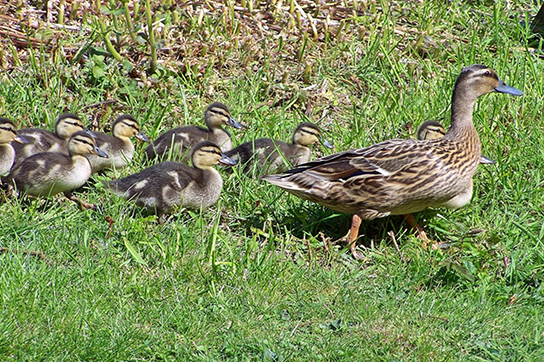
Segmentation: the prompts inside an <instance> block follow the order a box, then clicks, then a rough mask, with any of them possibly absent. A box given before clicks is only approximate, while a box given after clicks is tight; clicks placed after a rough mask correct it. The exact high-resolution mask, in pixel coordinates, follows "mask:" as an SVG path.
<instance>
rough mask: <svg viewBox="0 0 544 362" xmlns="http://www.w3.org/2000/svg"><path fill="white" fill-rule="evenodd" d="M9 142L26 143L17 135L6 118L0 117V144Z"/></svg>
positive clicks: (25, 140)
mask: <svg viewBox="0 0 544 362" xmlns="http://www.w3.org/2000/svg"><path fill="white" fill-rule="evenodd" d="M11 141H15V142H19V143H28V140H27V139H26V138H24V137H23V136H19V135H17V128H16V127H15V124H14V123H13V122H12V121H10V120H9V119H7V118H3V117H0V144H3V145H4V144H7V143H10V142H11Z"/></svg>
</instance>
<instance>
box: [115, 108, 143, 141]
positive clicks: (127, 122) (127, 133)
mask: <svg viewBox="0 0 544 362" xmlns="http://www.w3.org/2000/svg"><path fill="white" fill-rule="evenodd" d="M111 133H112V134H113V135H114V136H115V137H118V138H131V137H136V138H137V139H139V140H141V141H144V142H150V141H149V138H147V136H146V135H145V134H144V133H143V132H142V131H141V130H140V124H139V123H138V121H136V119H135V118H134V117H132V116H131V115H130V114H122V115H120V116H119V117H117V119H116V120H115V121H114V122H113V124H112V125H111Z"/></svg>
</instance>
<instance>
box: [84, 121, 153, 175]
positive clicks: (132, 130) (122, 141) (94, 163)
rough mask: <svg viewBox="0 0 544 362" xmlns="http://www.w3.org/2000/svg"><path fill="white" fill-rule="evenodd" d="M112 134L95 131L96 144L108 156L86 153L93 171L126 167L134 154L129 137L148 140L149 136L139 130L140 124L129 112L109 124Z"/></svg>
mask: <svg viewBox="0 0 544 362" xmlns="http://www.w3.org/2000/svg"><path fill="white" fill-rule="evenodd" d="M111 133H112V135H111V136H110V135H107V134H105V133H103V132H95V134H96V145H97V146H98V147H99V148H100V149H102V150H103V151H104V152H106V153H107V154H108V155H109V156H110V157H109V158H102V157H99V156H97V155H93V154H87V155H86V156H85V157H87V159H88V160H89V162H90V163H91V167H92V170H93V173H97V172H100V171H102V170H104V169H106V168H113V169H119V168H123V167H126V166H127V165H128V163H129V162H130V161H132V157H133V155H134V145H133V144H132V141H131V140H130V138H131V137H136V138H137V139H139V140H141V141H144V142H150V141H149V138H147V136H146V135H145V134H144V133H143V132H142V131H141V130H140V124H139V123H138V121H136V119H135V118H134V117H132V116H131V115H129V114H123V115H120V116H119V117H117V119H116V120H115V121H114V122H113V124H112V126H111Z"/></svg>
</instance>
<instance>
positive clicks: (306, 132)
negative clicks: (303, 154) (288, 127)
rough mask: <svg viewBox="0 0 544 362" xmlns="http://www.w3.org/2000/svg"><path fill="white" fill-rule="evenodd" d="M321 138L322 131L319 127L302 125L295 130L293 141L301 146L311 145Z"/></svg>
mask: <svg viewBox="0 0 544 362" xmlns="http://www.w3.org/2000/svg"><path fill="white" fill-rule="evenodd" d="M320 139H321V131H320V130H318V129H317V128H313V127H307V126H302V127H298V128H297V129H296V130H295V134H294V135H293V143H294V144H297V145H300V146H306V147H308V146H311V145H313V144H314V143H316V142H319V140H320Z"/></svg>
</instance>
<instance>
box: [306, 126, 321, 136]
mask: <svg viewBox="0 0 544 362" xmlns="http://www.w3.org/2000/svg"><path fill="white" fill-rule="evenodd" d="M302 132H306V133H309V134H311V135H312V136H316V137H319V135H318V134H317V133H316V132H312V131H310V130H309V129H305V128H303V129H302Z"/></svg>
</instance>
